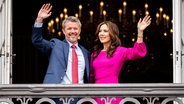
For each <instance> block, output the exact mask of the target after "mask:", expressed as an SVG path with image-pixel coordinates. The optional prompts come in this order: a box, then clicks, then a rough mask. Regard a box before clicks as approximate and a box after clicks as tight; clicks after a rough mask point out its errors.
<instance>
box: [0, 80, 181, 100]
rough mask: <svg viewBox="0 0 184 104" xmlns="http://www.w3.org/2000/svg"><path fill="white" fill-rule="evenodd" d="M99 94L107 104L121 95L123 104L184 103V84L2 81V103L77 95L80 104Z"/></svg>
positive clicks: (0, 87) (0, 98)
mask: <svg viewBox="0 0 184 104" xmlns="http://www.w3.org/2000/svg"><path fill="white" fill-rule="evenodd" d="M96 97H98V98H101V100H102V101H104V102H105V104H111V102H113V100H114V99H116V98H117V97H118V98H119V97H122V98H123V99H122V100H121V101H120V103H119V104H129V103H128V102H130V104H171V103H177V104H183V97H184V84H172V83H171V84H168V83H149V84H140V83H139V84H81V85H58V84H2V85H0V103H1V102H3V103H8V104H41V103H43V102H47V104H55V102H54V101H55V100H53V98H58V99H59V98H60V99H59V102H63V104H69V103H70V102H71V101H72V100H73V98H80V100H79V101H78V102H77V104H83V103H84V102H87V103H90V104H97V102H96V101H95V100H94V98H96ZM112 104H113V103H112Z"/></svg>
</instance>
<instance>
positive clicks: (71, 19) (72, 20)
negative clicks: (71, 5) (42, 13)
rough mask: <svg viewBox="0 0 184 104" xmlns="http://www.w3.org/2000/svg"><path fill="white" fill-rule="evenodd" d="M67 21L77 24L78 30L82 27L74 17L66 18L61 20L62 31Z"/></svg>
mask: <svg viewBox="0 0 184 104" xmlns="http://www.w3.org/2000/svg"><path fill="white" fill-rule="evenodd" d="M67 21H70V22H78V24H79V26H80V28H81V27H82V24H81V22H80V20H79V19H78V18H77V17H75V16H69V17H67V18H65V19H64V20H63V22H62V29H64V28H65V23H66V22H67Z"/></svg>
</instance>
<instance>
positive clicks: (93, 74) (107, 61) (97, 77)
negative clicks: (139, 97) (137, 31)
mask: <svg viewBox="0 0 184 104" xmlns="http://www.w3.org/2000/svg"><path fill="white" fill-rule="evenodd" d="M146 52H147V49H146V45H145V43H144V42H142V43H137V42H135V44H134V46H133V47H131V48H125V47H122V46H118V47H117V49H116V51H115V52H114V54H113V57H111V58H107V53H106V51H101V52H100V53H99V55H98V57H96V58H95V59H93V58H92V59H91V62H90V81H91V83H97V84H118V75H119V73H120V70H121V68H122V66H123V64H124V62H125V61H126V60H135V59H138V58H143V57H144V56H145V55H146ZM93 55H94V53H92V55H91V56H92V57H93ZM95 100H96V101H97V103H98V104H105V102H104V100H103V101H101V100H100V98H96V99H95ZM121 100H122V98H116V101H115V100H112V102H111V104H119V102H120V101H121Z"/></svg>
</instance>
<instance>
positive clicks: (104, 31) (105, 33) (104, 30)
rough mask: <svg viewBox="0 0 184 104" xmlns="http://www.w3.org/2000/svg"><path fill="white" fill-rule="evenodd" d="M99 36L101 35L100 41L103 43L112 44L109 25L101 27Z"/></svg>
mask: <svg viewBox="0 0 184 104" xmlns="http://www.w3.org/2000/svg"><path fill="white" fill-rule="evenodd" d="M98 37H99V39H100V42H101V43H102V44H110V42H111V38H110V32H109V28H108V27H107V25H106V24H103V25H102V26H101V27H100V30H99V33H98Z"/></svg>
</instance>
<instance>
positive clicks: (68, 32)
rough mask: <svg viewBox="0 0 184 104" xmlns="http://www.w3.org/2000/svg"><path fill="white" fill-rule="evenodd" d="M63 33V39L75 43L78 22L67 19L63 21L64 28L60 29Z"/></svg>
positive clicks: (79, 30) (78, 33) (77, 33)
mask: <svg viewBox="0 0 184 104" xmlns="http://www.w3.org/2000/svg"><path fill="white" fill-rule="evenodd" d="M62 31H63V33H64V34H65V39H66V40H68V41H69V42H71V43H72V44H75V43H77V40H78V36H79V35H80V32H81V28H80V26H79V24H78V22H70V21H67V22H66V23H65V28H64V29H62Z"/></svg>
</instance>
